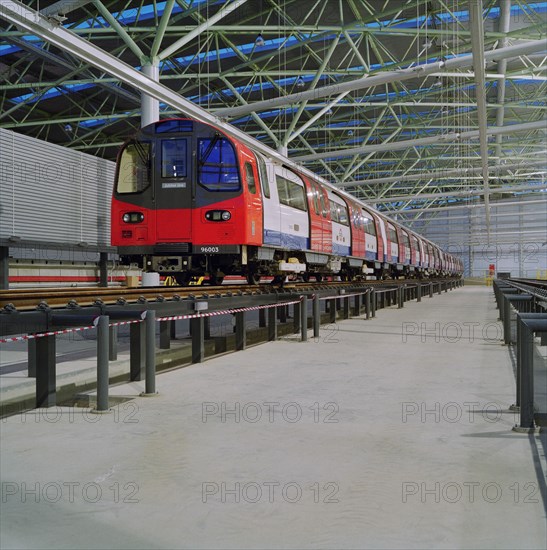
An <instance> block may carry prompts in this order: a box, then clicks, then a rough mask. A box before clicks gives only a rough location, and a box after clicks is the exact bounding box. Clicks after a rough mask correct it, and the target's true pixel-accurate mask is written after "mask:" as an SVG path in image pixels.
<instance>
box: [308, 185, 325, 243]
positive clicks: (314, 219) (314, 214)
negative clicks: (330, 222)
mask: <svg viewBox="0 0 547 550" xmlns="http://www.w3.org/2000/svg"><path fill="white" fill-rule="evenodd" d="M304 183H305V184H306V195H307V198H308V211H309V215H310V248H311V250H313V251H315V252H323V221H324V218H323V211H322V209H321V203H320V200H319V189H318V188H317V184H316V183H315V182H314V181H311V180H309V179H307V178H304Z"/></svg>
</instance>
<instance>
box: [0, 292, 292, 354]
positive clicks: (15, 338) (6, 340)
mask: <svg viewBox="0 0 547 550" xmlns="http://www.w3.org/2000/svg"><path fill="white" fill-rule="evenodd" d="M300 302H301V300H295V301H293V302H279V303H276V304H268V305H264V306H251V307H244V308H236V309H226V310H223V311H210V312H207V313H192V314H190V315H175V316H173V317H160V318H158V319H156V321H158V322H160V321H177V320H182V319H196V318H198V317H213V316H215V315H227V314H230V313H241V312H243V311H256V310H258V309H268V308H272V307H280V306H290V305H293V304H299V303H300ZM98 318H99V317H98V316H97V317H96V318H95V321H96V320H97V319H98ZM142 321H143V320H142V319H138V320H136V321H120V322H119V323H110V324H109V325H108V326H109V327H119V326H122V325H131V324H133V323H142ZM93 328H96V324H93V325H91V326H88V327H74V328H67V329H64V330H55V331H50V332H41V333H39V334H25V335H23V336H13V337H11V338H0V344H8V343H10V342H23V341H25V340H33V339H34V338H44V337H45V336H57V335H59V334H68V333H70V332H80V331H83V330H90V329H93Z"/></svg>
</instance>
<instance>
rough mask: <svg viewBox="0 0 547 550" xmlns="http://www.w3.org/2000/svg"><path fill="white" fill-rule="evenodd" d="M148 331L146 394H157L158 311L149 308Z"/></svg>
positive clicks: (146, 330)
mask: <svg viewBox="0 0 547 550" xmlns="http://www.w3.org/2000/svg"><path fill="white" fill-rule="evenodd" d="M144 328H145V333H146V361H145V369H146V379H145V390H144V395H155V394H156V312H155V311H154V310H153V309H149V310H148V311H147V312H146V319H145V321H144Z"/></svg>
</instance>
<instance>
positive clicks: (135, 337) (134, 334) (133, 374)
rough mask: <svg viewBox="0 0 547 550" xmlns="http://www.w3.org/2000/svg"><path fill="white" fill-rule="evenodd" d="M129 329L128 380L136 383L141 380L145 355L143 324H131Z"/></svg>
mask: <svg viewBox="0 0 547 550" xmlns="http://www.w3.org/2000/svg"><path fill="white" fill-rule="evenodd" d="M129 327H130V328H129V371H130V374H129V378H130V380H131V381H132V382H136V381H139V380H142V378H143V370H144V354H145V349H144V346H145V336H144V323H132V324H130V325H129Z"/></svg>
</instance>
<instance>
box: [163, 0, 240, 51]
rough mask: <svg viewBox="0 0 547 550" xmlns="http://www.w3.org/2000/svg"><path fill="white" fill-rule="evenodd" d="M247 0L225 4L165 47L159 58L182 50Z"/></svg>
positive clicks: (236, 0) (237, 0)
mask: <svg viewBox="0 0 547 550" xmlns="http://www.w3.org/2000/svg"><path fill="white" fill-rule="evenodd" d="M245 2H247V0H235V1H234V2H232V3H231V4H228V5H227V6H224V7H222V8H220V9H219V10H218V11H217V12H216V13H215V15H213V16H211V17H209V19H207V21H204V22H203V23H202V24H201V25H198V26H197V27H196V28H195V29H193V30H192V31H190V32H189V33H188V34H187V35H186V36H183V37H182V38H179V39H178V40H177V41H176V42H174V43H173V44H171V45H170V46H168V47H167V48H165V50H163V51H162V52H160V53H159V54H158V57H159V59H160V60H161V59H165V58H166V57H169V56H170V55H172V54H174V53H175V52H176V51H177V50H180V49H181V48H182V47H183V46H185V45H186V44H188V42H191V41H192V40H194V38H196V37H197V36H199V35H200V34H201V33H203V32H205V31H207V30H208V29H209V28H210V27H211V26H212V25H214V24H215V23H216V22H217V21H220V19H223V18H224V17H226V16H227V15H229V14H230V13H232V12H233V11H234V10H236V9H237V8H239V7H240V6H242V5H243V4H245Z"/></svg>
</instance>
